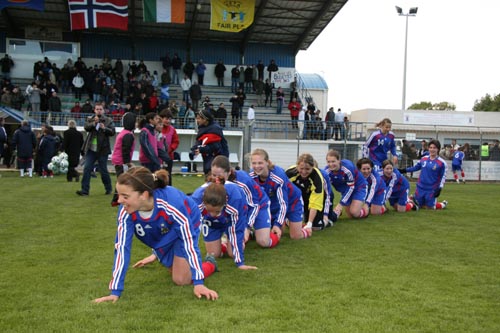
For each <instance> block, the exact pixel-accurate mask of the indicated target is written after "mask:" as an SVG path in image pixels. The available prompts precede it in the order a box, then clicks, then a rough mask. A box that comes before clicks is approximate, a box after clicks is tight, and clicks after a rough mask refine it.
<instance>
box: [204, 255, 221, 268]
mask: <svg viewBox="0 0 500 333" xmlns="http://www.w3.org/2000/svg"><path fill="white" fill-rule="evenodd" d="M205 261H206V262H209V263H212V264H214V266H215V272H218V271H219V268H218V267H217V261H216V260H215V256H214V255H213V254H210V253H209V254H207V256H206V257H205Z"/></svg>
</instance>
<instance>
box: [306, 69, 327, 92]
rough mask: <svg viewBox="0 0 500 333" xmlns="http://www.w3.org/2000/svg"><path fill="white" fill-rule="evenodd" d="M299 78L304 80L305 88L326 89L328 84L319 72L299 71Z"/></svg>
mask: <svg viewBox="0 0 500 333" xmlns="http://www.w3.org/2000/svg"><path fill="white" fill-rule="evenodd" d="M300 79H301V80H302V81H303V82H304V86H305V87H307V89H325V90H328V84H326V81H325V79H324V78H323V77H322V76H321V75H319V74H307V73H301V74H300Z"/></svg>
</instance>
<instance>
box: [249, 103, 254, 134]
mask: <svg viewBox="0 0 500 333" xmlns="http://www.w3.org/2000/svg"><path fill="white" fill-rule="evenodd" d="M247 119H248V126H249V127H250V135H251V136H253V126H254V123H255V109H254V105H253V104H252V105H250V107H249V108H248V111H247Z"/></svg>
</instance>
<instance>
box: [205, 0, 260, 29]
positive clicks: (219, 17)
mask: <svg viewBox="0 0 500 333" xmlns="http://www.w3.org/2000/svg"><path fill="white" fill-rule="evenodd" d="M210 5H211V6H210V7H211V16H210V30H218V31H226V32H239V31H241V30H244V29H246V28H248V27H249V26H251V25H252V23H253V16H254V12H255V0H239V1H238V0H211V1H210Z"/></svg>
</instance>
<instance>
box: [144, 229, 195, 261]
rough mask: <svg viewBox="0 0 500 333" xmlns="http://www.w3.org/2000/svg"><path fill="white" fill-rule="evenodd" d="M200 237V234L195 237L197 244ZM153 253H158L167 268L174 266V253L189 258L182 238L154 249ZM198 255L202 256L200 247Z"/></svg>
mask: <svg viewBox="0 0 500 333" xmlns="http://www.w3.org/2000/svg"><path fill="white" fill-rule="evenodd" d="M198 239H199V234H198V236H197V237H196V239H195V244H198ZM153 253H154V254H155V255H156V257H157V258H158V260H159V261H160V262H161V264H162V265H163V266H165V267H167V268H170V267H172V265H173V263H174V255H175V256H177V257H181V258H185V259H186V260H188V255H187V254H186V251H185V248H184V242H183V241H182V239H180V238H178V239H177V240H176V241H175V242H174V243H173V244H172V243H170V244H168V245H167V246H164V247H162V248H159V249H153ZM198 256H200V258H201V254H200V252H199V249H198Z"/></svg>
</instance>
